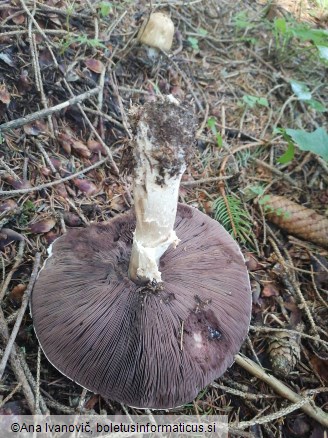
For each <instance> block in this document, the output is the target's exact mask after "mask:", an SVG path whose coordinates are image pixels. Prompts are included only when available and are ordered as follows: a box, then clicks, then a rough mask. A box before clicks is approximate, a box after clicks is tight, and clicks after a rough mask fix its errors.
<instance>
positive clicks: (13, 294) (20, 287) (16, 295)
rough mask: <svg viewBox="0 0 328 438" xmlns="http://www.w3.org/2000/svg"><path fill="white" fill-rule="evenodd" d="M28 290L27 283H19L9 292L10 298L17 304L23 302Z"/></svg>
mask: <svg viewBox="0 0 328 438" xmlns="http://www.w3.org/2000/svg"><path fill="white" fill-rule="evenodd" d="M25 290H26V284H17V286H15V287H13V288H12V289H11V291H10V292H9V298H10V300H11V301H13V302H14V303H15V304H16V305H17V306H18V305H19V304H21V302H22V298H23V295H24V292H25Z"/></svg>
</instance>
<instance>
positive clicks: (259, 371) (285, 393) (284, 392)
mask: <svg viewBox="0 0 328 438" xmlns="http://www.w3.org/2000/svg"><path fill="white" fill-rule="evenodd" d="M235 363H236V364H237V365H239V366H241V367H242V368H244V369H245V370H246V371H248V372H249V373H250V374H252V375H253V376H255V377H257V378H258V379H260V380H262V381H263V382H265V383H266V384H267V385H269V386H271V388H273V389H274V391H276V392H277V393H278V394H279V395H281V396H282V397H284V398H286V399H288V400H290V401H291V402H293V403H300V402H303V401H304V400H306V399H304V398H303V397H301V396H300V395H298V394H296V393H295V392H294V391H292V390H291V389H290V388H288V386H286V385H285V384H283V383H282V382H281V381H280V380H278V379H276V378H275V377H273V376H271V375H270V374H267V373H266V372H265V371H264V370H263V368H261V367H260V366H259V365H257V364H256V363H255V362H253V361H252V360H251V359H249V358H248V357H243V356H241V355H240V354H238V355H237V356H235ZM299 408H300V409H302V411H303V412H305V413H306V414H307V415H309V416H310V417H311V418H313V419H314V420H316V421H317V422H318V423H320V424H322V425H323V426H325V427H328V415H327V414H326V413H325V412H324V411H323V410H322V409H320V408H319V407H317V406H316V405H314V404H313V403H311V402H310V401H306V402H305V401H304V404H303V405H302V406H299Z"/></svg>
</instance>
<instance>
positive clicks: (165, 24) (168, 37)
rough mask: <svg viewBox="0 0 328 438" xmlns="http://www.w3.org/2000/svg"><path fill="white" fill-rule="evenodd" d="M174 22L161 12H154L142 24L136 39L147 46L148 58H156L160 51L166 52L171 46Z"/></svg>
mask: <svg viewBox="0 0 328 438" xmlns="http://www.w3.org/2000/svg"><path fill="white" fill-rule="evenodd" d="M173 35H174V24H173V21H172V20H171V18H170V17H168V16H167V15H166V14H163V13H162V12H154V13H153V14H151V15H150V16H149V17H147V18H146V19H145V21H144V23H143V24H142V26H141V28H140V30H139V33H138V36H137V41H139V42H140V43H142V44H145V45H146V46H149V47H148V50H147V54H148V56H149V58H151V59H156V58H157V57H158V53H159V52H160V51H164V52H168V51H169V50H170V49H171V47H172V42H173Z"/></svg>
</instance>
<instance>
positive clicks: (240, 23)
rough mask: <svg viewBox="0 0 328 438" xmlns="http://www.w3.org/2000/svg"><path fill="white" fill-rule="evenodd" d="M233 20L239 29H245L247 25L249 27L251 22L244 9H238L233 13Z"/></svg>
mask: <svg viewBox="0 0 328 438" xmlns="http://www.w3.org/2000/svg"><path fill="white" fill-rule="evenodd" d="M233 22H234V24H235V26H236V27H238V28H239V29H246V28H247V27H251V22H250V20H249V17H248V15H247V12H246V11H240V12H238V13H237V14H235V15H234V17H233Z"/></svg>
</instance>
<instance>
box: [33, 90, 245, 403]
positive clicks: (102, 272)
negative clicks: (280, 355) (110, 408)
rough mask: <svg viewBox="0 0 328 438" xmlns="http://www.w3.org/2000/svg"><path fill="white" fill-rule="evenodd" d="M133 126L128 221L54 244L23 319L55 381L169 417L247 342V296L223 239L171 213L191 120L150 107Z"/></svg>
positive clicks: (213, 226)
mask: <svg viewBox="0 0 328 438" xmlns="http://www.w3.org/2000/svg"><path fill="white" fill-rule="evenodd" d="M131 125H132V129H133V130H134V133H135V138H134V147H133V151H134V158H133V159H134V166H135V186H134V199H135V210H134V211H129V212H128V213H125V214H122V215H118V216H117V217H115V218H114V219H111V220H110V221H108V222H105V223H98V224H92V225H90V226H89V227H87V228H80V229H78V228H75V229H72V230H69V231H68V232H67V233H66V234H65V235H63V236H62V237H60V238H59V239H57V240H56V241H55V242H54V244H53V247H52V254H51V256H50V257H49V258H48V260H47V261H46V264H45V267H44V269H43V270H42V271H41V272H40V275H39V278H38V280H37V282H36V285H35V288H34V291H33V294H32V314H33V319H34V325H35V330H36V334H37V337H38V339H39V341H40V343H41V346H42V348H43V350H44V352H45V355H46V356H47V357H48V359H49V360H50V361H51V362H52V363H53V364H54V366H55V367H56V368H58V369H59V370H60V371H61V372H62V373H63V374H65V375H66V376H68V377H70V378H71V379H73V380H74V381H76V382H77V383H79V384H81V385H82V386H84V387H86V388H88V389H89V390H91V391H94V392H96V393H99V394H101V395H102V396H103V397H104V398H106V399H111V400H115V401H118V402H123V403H126V404H128V405H131V406H137V407H140V408H172V407H175V406H178V405H181V404H184V403H187V402H190V401H191V400H192V399H193V398H195V397H196V396H197V394H198V392H199V391H200V390H201V389H202V388H204V387H205V386H206V385H207V384H209V383H210V382H212V381H213V380H214V379H216V378H218V377H219V376H220V375H222V374H223V373H224V372H225V371H226V369H227V368H228V367H229V366H231V364H232V363H233V361H234V356H235V354H237V353H238V351H239V349H240V346H241V344H242V342H243V340H244V339H245V337H246V334H247V331H248V326H249V320H250V309H251V292H250V284H249V279H248V274H247V269H246V267H245V262H244V259H243V256H242V254H241V251H240V249H239V247H238V245H237V243H236V242H235V241H234V240H233V239H232V237H231V236H230V235H229V234H228V233H227V232H226V231H225V230H224V228H223V227H222V226H221V225H220V224H219V223H218V222H217V221H214V220H213V219H211V218H210V217H208V216H206V215H205V214H203V213H201V212H200V211H198V210H197V209H195V208H192V207H189V206H187V205H182V204H177V200H178V190H179V183H180V180H181V176H182V174H183V172H184V170H185V167H186V164H185V159H186V158H187V157H188V155H189V151H190V148H191V147H192V144H193V141H194V127H195V121H194V115H193V109H192V108H191V107H190V106H188V105H182V104H178V103H177V102H176V101H175V100H174V99H173V98H166V99H164V100H163V101H157V102H149V103H146V104H145V105H144V107H143V108H137V109H135V110H134V111H133V113H132V115H131Z"/></svg>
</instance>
